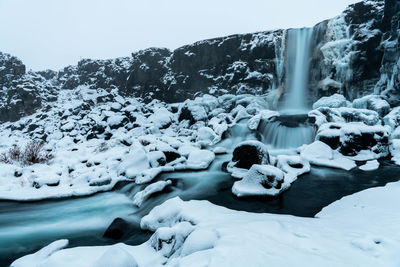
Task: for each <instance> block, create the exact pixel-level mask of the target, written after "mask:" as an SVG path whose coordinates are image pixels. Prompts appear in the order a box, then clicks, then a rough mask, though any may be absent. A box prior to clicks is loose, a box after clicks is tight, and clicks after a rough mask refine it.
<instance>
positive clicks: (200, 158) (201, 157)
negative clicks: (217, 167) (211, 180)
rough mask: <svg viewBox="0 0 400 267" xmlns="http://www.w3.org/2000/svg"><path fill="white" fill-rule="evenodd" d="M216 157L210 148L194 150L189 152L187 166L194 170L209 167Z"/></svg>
mask: <svg viewBox="0 0 400 267" xmlns="http://www.w3.org/2000/svg"><path fill="white" fill-rule="evenodd" d="M214 159H215V154H214V153H213V152H212V151H209V150H201V149H197V150H192V151H191V152H190V153H189V157H188V160H187V167H188V168H189V169H193V170H201V169H207V168H208V166H210V164H211V162H213V160H214Z"/></svg>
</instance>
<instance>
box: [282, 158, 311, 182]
mask: <svg viewBox="0 0 400 267" xmlns="http://www.w3.org/2000/svg"><path fill="white" fill-rule="evenodd" d="M277 163H278V164H277V166H278V168H279V169H281V170H282V171H284V172H286V173H288V174H293V175H294V176H296V177H297V176H300V175H302V174H304V173H308V172H310V170H311V166H310V163H309V162H308V161H307V160H305V159H304V158H302V157H300V156H296V155H278V157H277Z"/></svg>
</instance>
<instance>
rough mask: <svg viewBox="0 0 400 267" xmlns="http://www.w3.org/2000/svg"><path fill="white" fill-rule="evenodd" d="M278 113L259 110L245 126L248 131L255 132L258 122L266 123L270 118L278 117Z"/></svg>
mask: <svg viewBox="0 0 400 267" xmlns="http://www.w3.org/2000/svg"><path fill="white" fill-rule="evenodd" d="M279 115H280V114H279V112H277V111H272V110H261V111H260V112H259V113H258V114H257V115H255V116H253V117H252V118H251V119H250V120H249V121H248V122H247V126H248V127H249V129H250V130H252V131H256V130H257V129H258V125H260V122H261V121H262V120H263V121H268V120H270V119H271V118H274V117H279Z"/></svg>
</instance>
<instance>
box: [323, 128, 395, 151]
mask: <svg viewBox="0 0 400 267" xmlns="http://www.w3.org/2000/svg"><path fill="white" fill-rule="evenodd" d="M342 125H343V124H342ZM360 126H361V124H357V125H355V126H353V125H350V127H351V128H349V127H347V128H346V129H345V130H344V131H341V128H342V127H341V125H340V124H334V123H333V124H331V125H330V127H329V128H328V129H322V130H321V129H320V130H319V131H318V135H317V140H319V141H321V142H323V143H325V144H327V145H329V146H330V147H331V148H332V149H334V150H336V149H338V151H339V152H340V153H341V154H343V155H345V156H356V155H357V154H358V153H359V152H360V151H361V150H370V151H372V152H374V153H376V154H379V155H381V156H386V155H387V154H388V148H389V133H388V132H387V131H386V130H383V129H382V128H380V127H379V128H377V127H374V126H366V125H364V126H362V128H361V129H360V128H359V127H360ZM344 127H346V126H344ZM351 129H354V130H351ZM332 130H333V131H332Z"/></svg>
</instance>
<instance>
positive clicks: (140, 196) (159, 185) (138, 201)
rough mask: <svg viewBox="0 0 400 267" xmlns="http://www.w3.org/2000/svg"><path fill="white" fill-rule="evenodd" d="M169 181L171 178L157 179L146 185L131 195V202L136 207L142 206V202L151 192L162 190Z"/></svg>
mask: <svg viewBox="0 0 400 267" xmlns="http://www.w3.org/2000/svg"><path fill="white" fill-rule="evenodd" d="M171 183H172V182H171V180H167V181H158V182H155V183H153V184H150V185H148V186H146V188H145V189H143V190H142V191H139V192H137V193H136V194H135V196H134V197H133V204H135V205H136V206H138V207H140V206H142V204H143V202H145V201H146V200H147V199H148V198H149V197H150V196H151V195H152V194H154V193H157V192H160V191H162V190H164V188H166V187H167V186H168V185H170V184H171Z"/></svg>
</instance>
